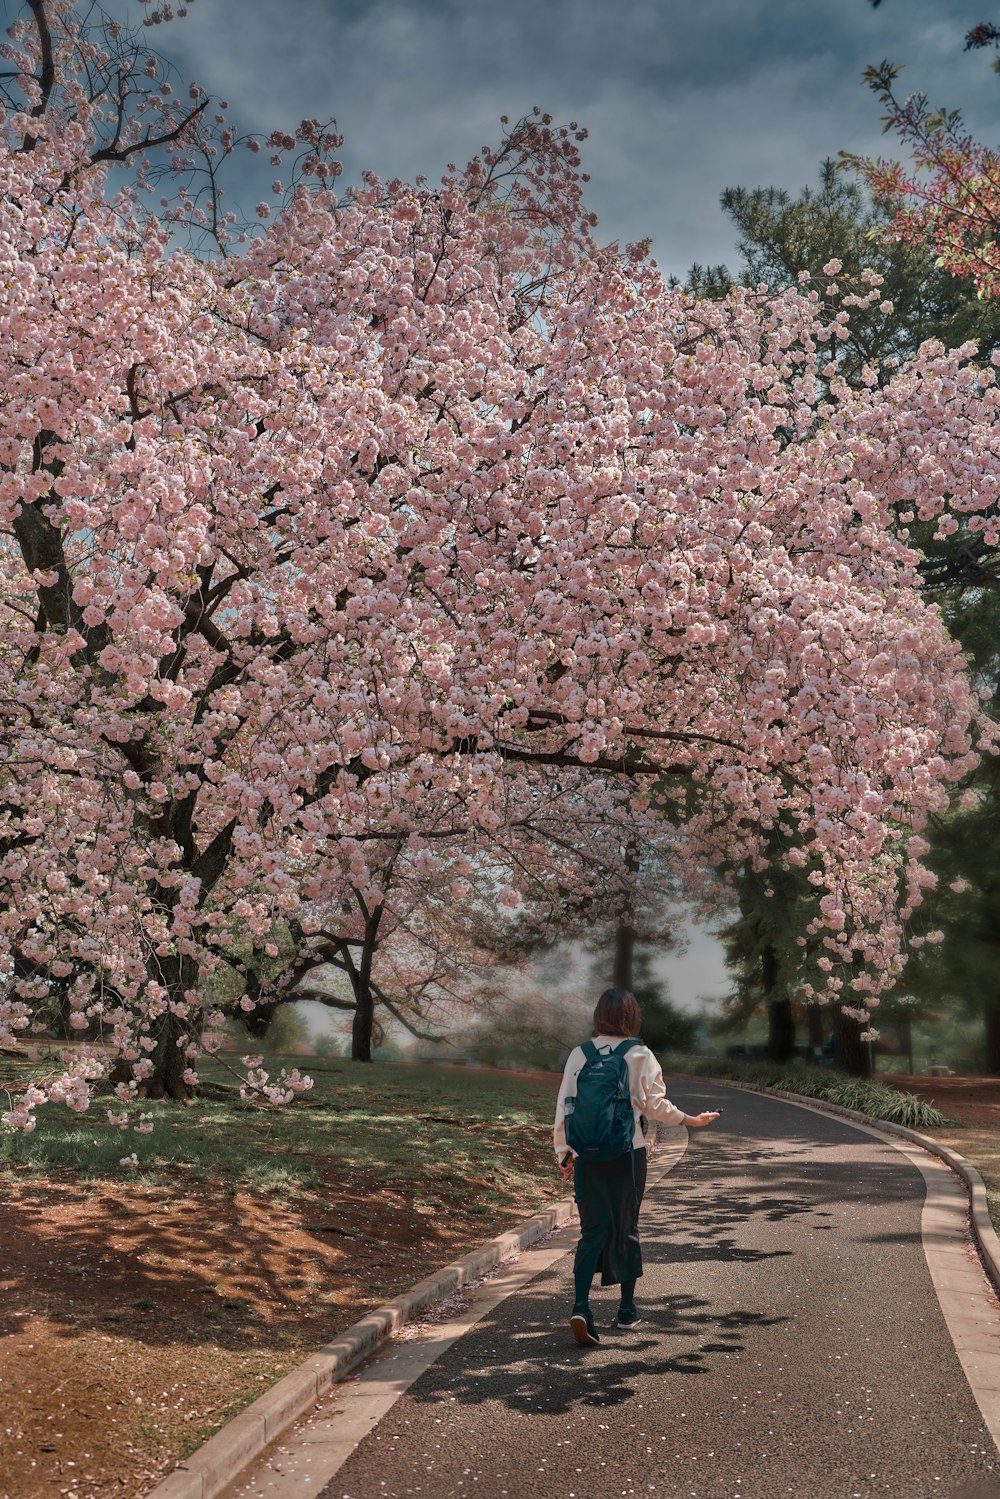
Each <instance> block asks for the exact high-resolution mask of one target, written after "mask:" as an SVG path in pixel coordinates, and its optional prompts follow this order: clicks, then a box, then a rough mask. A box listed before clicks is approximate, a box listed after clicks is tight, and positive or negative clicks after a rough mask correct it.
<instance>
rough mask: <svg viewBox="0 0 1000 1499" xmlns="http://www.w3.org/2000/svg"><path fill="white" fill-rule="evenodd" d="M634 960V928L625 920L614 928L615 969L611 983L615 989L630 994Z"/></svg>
mask: <svg viewBox="0 0 1000 1499" xmlns="http://www.w3.org/2000/svg"><path fill="white" fill-rule="evenodd" d="M634 959H635V927H634V926H632V925H631V923H630V922H628V921H627V920H625V919H622V920H621V921H619V923H618V925H617V927H616V928H615V969H614V976H613V979H612V982H613V983H614V986H615V988H616V989H627V990H628V991H629V993H631V992H632V983H633V969H634Z"/></svg>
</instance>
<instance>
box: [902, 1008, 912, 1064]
mask: <svg viewBox="0 0 1000 1499" xmlns="http://www.w3.org/2000/svg"><path fill="white" fill-rule="evenodd" d="M899 1044H900V1047H901V1049H902V1050H903V1051H905V1053H906V1065H907V1067H908V1068H909V1072H910V1076H911V1077H912V1076H913V1017H912V1015H909V1014H906V1015H902V1016H900V1021H899Z"/></svg>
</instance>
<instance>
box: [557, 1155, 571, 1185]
mask: <svg viewBox="0 0 1000 1499" xmlns="http://www.w3.org/2000/svg"><path fill="white" fill-rule="evenodd" d="M559 1175H560V1176H561V1177H562V1179H563V1181H564V1182H568V1181H572V1180H573V1162H572V1160H569V1161H567V1162H566V1164H565V1166H564V1165H563V1163H562V1161H560V1162H559Z"/></svg>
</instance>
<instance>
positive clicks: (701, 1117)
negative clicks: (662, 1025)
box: [633, 1049, 719, 1129]
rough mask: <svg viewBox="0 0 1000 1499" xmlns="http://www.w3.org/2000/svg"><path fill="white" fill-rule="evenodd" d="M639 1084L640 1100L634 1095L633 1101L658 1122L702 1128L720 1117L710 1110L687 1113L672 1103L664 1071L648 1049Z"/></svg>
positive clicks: (643, 1060)
mask: <svg viewBox="0 0 1000 1499" xmlns="http://www.w3.org/2000/svg"><path fill="white" fill-rule="evenodd" d="M638 1085H639V1086H638V1092H639V1094H640V1097H639V1099H638V1100H636V1099H635V1098H634V1097H633V1102H634V1103H635V1104H636V1106H637V1108H638V1109H639V1112H640V1113H642V1114H645V1115H646V1118H647V1119H655V1120H656V1121H657V1123H658V1124H686V1125H687V1126H688V1128H689V1129H692V1128H693V1129H700V1128H701V1127H702V1126H704V1125H706V1124H711V1123H712V1121H713V1120H714V1119H718V1117H719V1116H718V1114H713V1113H712V1112H711V1111H710V1110H706V1111H705V1112H704V1113H702V1114H685V1112H684V1110H683V1109H679V1108H678V1107H677V1105H676V1104H675V1103H671V1102H670V1099H669V1098H668V1097H667V1090H666V1087H665V1086H664V1082H663V1071H662V1069H661V1067H660V1064H659V1062H658V1061H657V1060H656V1058H655V1057H654V1056H653V1053H652V1052H651V1051H649V1050H648V1049H646V1050H645V1055H644V1056H642V1066H641V1070H640V1072H639V1077H638Z"/></svg>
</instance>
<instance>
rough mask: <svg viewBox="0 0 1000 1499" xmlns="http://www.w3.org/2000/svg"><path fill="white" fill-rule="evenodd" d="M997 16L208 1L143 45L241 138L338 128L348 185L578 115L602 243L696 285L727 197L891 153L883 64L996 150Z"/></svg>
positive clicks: (565, 3)
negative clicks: (976, 44)
mask: <svg viewBox="0 0 1000 1499" xmlns="http://www.w3.org/2000/svg"><path fill="white" fill-rule="evenodd" d="M15 5H16V0H8V8H9V9H10V10H11V11H13V10H14V9H15ZM111 8H112V9H114V10H115V11H116V12H117V13H118V14H127V15H130V16H132V17H134V18H135V17H138V16H140V15H141V14H142V13H143V8H142V6H140V5H139V4H138V3H137V0H111ZM992 15H993V11H992V7H991V6H990V5H989V4H988V3H987V0H883V3H882V5H881V6H880V7H879V8H878V9H877V10H873V9H872V7H871V5H870V4H869V0H701V3H695V0H617V3H615V4H608V3H607V0H505V3H504V4H503V5H497V4H495V3H492V0H489V3H487V0H281V3H280V4H277V5H276V4H274V3H273V0H266V3H265V0H197V3H193V4H192V5H191V10H190V13H189V16H188V17H187V18H186V19H185V20H183V21H179V22H175V23H172V24H170V25H169V26H166V27H158V28H156V29H154V30H153V31H152V32H151V33H149V35H150V40H151V41H153V42H154V43H155V44H156V45H157V46H158V47H159V49H160V50H161V51H163V52H165V53H166V54H167V55H168V56H170V57H171V59H172V60H173V61H174V63H175V64H176V66H177V68H178V70H179V71H180V73H181V74H182V75H183V77H184V78H185V79H186V80H189V79H192V78H194V79H196V80H197V81H198V82H199V83H200V84H201V85H202V86H203V87H204V88H206V89H207V90H209V92H211V93H213V94H215V95H217V96H221V97H224V98H226V99H227V100H228V101H229V105H230V114H231V117H232V118H233V120H234V122H236V123H237V124H238V125H240V126H241V127H242V128H244V129H255V130H259V129H270V128H273V127H275V126H282V127H286V128H287V127H288V126H290V125H292V124H294V123H295V121H297V120H298V119H300V118H302V117H303V116H305V115H315V116H318V117H320V118H326V117H328V116H331V115H332V116H335V117H336V119H337V122H338V126H339V128H340V129H341V131H342V132H343V133H344V135H345V136H346V145H345V149H344V151H343V152H342V153H341V154H342V156H343V159H344V162H345V166H346V168H347V172H348V175H349V177H356V176H357V174H358V172H359V171H360V170H361V169H362V168H365V167H368V168H371V169H372V170H373V171H375V172H377V173H378V174H379V175H380V176H383V177H388V176H392V175H399V176H402V177H405V178H412V177H413V176H414V175H416V173H418V172H421V171H422V172H425V173H427V175H428V176H430V177H431V178H432V179H433V178H435V177H437V176H438V175H439V173H440V172H441V170H442V169H443V168H444V166H445V164H446V163H447V162H449V161H457V162H460V163H461V162H464V161H465V160H467V159H468V157H469V156H470V155H471V154H472V153H473V152H474V151H475V150H476V149H478V147H479V146H481V145H482V144H483V143H484V142H486V141H492V140H495V139H496V137H497V133H498V128H499V127H498V123H497V122H498V120H499V117H500V115H501V114H507V115H510V116H511V117H512V118H514V117H516V116H517V115H519V114H522V113H524V112H526V111H528V110H530V109H531V108H532V106H533V105H535V104H538V105H540V106H541V107H542V108H543V109H544V110H547V111H548V112H549V113H551V114H552V115H553V116H554V117H555V119H556V120H557V121H568V120H570V119H576V120H578V121H579V122H580V124H582V125H585V126H586V127H587V128H588V129H589V131H590V138H589V140H588V141H587V142H586V143H585V146H584V155H585V160H584V166H585V169H586V170H588V171H589V172H590V174H591V184H590V200H591V206H592V207H593V208H594V209H595V210H596V212H597V213H598V214H599V216H600V219H601V231H600V237H601V238H602V239H604V240H606V241H610V240H619V241H622V242H624V241H627V240H631V239H641V238H644V237H645V236H646V235H651V236H652V238H653V245H654V253H655V254H656V256H657V258H658V259H659V261H660V263H661V265H663V266H664V267H665V268H666V269H667V270H668V271H670V272H674V273H677V274H683V273H684V272H685V271H686V270H687V268H688V266H689V265H690V263H691V262H692V261H693V260H699V261H702V262H712V261H717V260H729V261H730V262H731V263H734V254H733V237H732V234H731V232H730V229H729V226H728V224H727V222H726V220H725V218H724V217H723V215H722V212H721V210H720V208H719V195H720V193H721V192H722V190H723V188H725V187H727V186H730V185H736V184H741V185H743V186H757V185H763V184H768V185H769V184H776V185H779V186H782V187H785V188H788V189H790V190H792V191H798V190H799V189H800V188H801V187H802V186H804V185H805V184H806V183H807V182H811V181H815V177H816V169H817V166H818V163H819V161H820V160H821V159H822V158H823V157H824V156H830V155H836V153H837V151H838V150H839V149H841V148H844V149H849V150H854V151H860V152H871V151H878V150H880V149H883V148H884V147H885V146H886V144H887V142H886V140H885V138H883V137H882V135H881V126H880V120H879V106H878V103H877V101H876V99H875V98H874V96H873V95H872V94H870V93H869V92H868V90H867V89H866V88H865V87H864V85H863V83H862V81H861V74H862V71H863V69H864V67H865V66H866V65H867V64H869V63H876V62H879V61H880V60H881V59H882V58H884V57H888V58H890V59H892V60H893V61H895V62H899V63H902V64H904V65H905V71H904V73H903V78H902V84H901V86H902V87H903V88H904V90H905V91H906V92H915V91H922V92H926V93H927V94H929V96H930V98H931V101H932V102H933V103H935V104H947V105H949V106H950V107H961V108H962V109H963V111H964V112H965V113H966V116H967V119H968V121H969V124H970V125H971V126H972V128H973V129H974V130H975V131H976V132H977V133H979V134H980V135H982V136H983V137H984V138H986V139H989V140H991V141H995V140H996V139H997V138H998V137H1000V130H998V129H997V121H998V115H1000V78H998V77H997V75H996V74H995V73H993V72H992V70H991V68H990V59H989V57H988V56H987V55H985V54H983V53H965V52H963V38H964V35H965V32H966V30H967V29H968V27H969V26H970V25H972V24H974V23H975V22H976V21H979V20H983V19H991V18H992ZM253 170H254V168H253V158H249V157H247V158H245V159H242V160H241V161H240V163H239V165H238V166H237V167H236V168H235V169H234V170H231V171H230V176H229V188H230V197H231V198H234V199H239V201H240V206H241V207H242V208H243V209H244V210H245V211H247V212H252V209H253V206H254V204H255V203H256V202H257V201H258V200H259V199H260V198H262V197H266V196H267V191H266V189H267V185H268V183H269V181H270V178H271V176H272V175H273V173H271V172H270V171H269V170H268V169H267V168H266V166H264V164H263V163H261V164H260V167H259V169H258V175H257V177H256V179H254V178H253V176H252V173H253Z"/></svg>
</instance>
